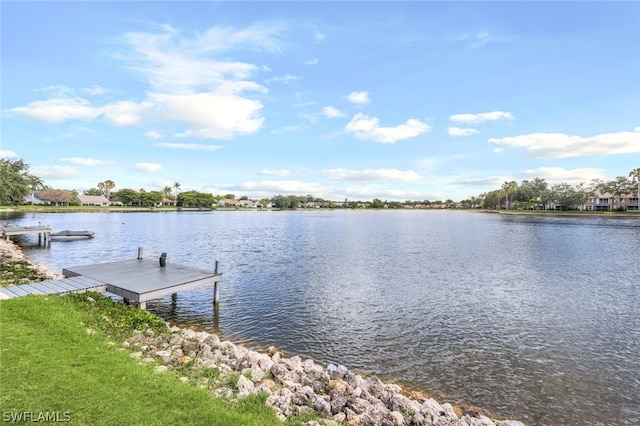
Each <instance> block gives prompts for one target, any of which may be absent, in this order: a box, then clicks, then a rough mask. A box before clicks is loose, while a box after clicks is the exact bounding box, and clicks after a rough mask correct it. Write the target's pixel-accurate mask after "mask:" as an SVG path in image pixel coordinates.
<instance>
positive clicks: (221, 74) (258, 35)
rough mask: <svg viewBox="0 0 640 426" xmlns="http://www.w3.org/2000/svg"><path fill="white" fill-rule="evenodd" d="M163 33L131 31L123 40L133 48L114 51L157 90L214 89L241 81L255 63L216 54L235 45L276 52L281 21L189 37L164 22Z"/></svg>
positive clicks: (209, 31) (254, 69)
mask: <svg viewBox="0 0 640 426" xmlns="http://www.w3.org/2000/svg"><path fill="white" fill-rule="evenodd" d="M164 30H165V31H164V32H163V33H158V34H153V33H142V32H141V33H129V34H127V35H126V36H125V38H124V40H125V43H126V44H127V45H128V46H129V47H130V48H131V51H130V52H128V53H125V54H120V55H117V56H116V57H117V58H118V59H121V60H123V61H124V62H125V64H126V67H127V68H128V69H130V70H132V71H134V72H136V73H137V74H139V75H141V76H142V77H143V78H144V79H146V80H147V81H148V83H149V84H150V86H151V88H152V90H153V91H155V92H160V93H184V92H185V91H196V90H205V91H208V90H212V89H215V88H217V87H218V86H219V85H220V84H221V83H223V82H225V81H241V80H243V79H246V78H248V77H250V76H251V75H252V74H253V73H255V72H257V71H258V69H259V67H258V66H256V65H253V64H248V63H243V62H237V61H231V60H216V59H215V58H214V56H215V55H217V54H220V53H222V52H225V51H228V50H230V49H231V48H233V47H236V46H240V45H246V46H249V47H251V48H256V49H261V50H266V51H269V52H278V51H279V50H280V47H279V46H280V43H281V42H280V35H281V33H282V30H283V25H281V24H280V23H273V22H272V23H260V24H254V25H252V26H250V27H248V28H245V29H243V30H234V29H232V28H211V29H209V30H207V31H206V32H204V33H202V34H198V35H197V36H195V37H193V38H187V37H184V36H182V35H181V34H180V32H179V31H178V30H175V29H174V28H172V27H169V26H165V27H164Z"/></svg>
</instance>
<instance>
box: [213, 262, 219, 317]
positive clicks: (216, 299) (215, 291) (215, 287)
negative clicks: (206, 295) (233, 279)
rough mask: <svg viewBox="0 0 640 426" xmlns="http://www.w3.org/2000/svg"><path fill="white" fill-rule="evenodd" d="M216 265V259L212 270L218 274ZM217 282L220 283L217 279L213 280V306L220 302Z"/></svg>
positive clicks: (217, 263)
mask: <svg viewBox="0 0 640 426" xmlns="http://www.w3.org/2000/svg"><path fill="white" fill-rule="evenodd" d="M218 265H219V262H218V261H217V260H216V266H215V268H214V270H213V272H214V273H215V274H216V275H217V274H218ZM218 284H220V281H219V280H216V281H214V282H213V306H214V308H215V307H216V306H218V304H219V303H220V294H219V293H218Z"/></svg>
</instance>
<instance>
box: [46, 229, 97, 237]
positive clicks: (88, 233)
mask: <svg viewBox="0 0 640 426" xmlns="http://www.w3.org/2000/svg"><path fill="white" fill-rule="evenodd" d="M94 234H95V232H92V231H72V230H70V229H66V230H64V231H59V232H53V233H52V234H51V239H52V240H86V239H87V238H93V236H94Z"/></svg>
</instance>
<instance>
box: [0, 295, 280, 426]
mask: <svg viewBox="0 0 640 426" xmlns="http://www.w3.org/2000/svg"><path fill="white" fill-rule="evenodd" d="M86 297H87V295H80V296H73V297H68V296H66V297H59V296H28V297H22V298H16V299H10V300H2V301H0V348H1V349H0V412H2V413H3V417H4V413H7V412H32V413H35V414H37V413H41V412H58V413H60V417H61V418H62V416H63V415H64V413H68V414H69V415H70V417H71V422H70V424H86V425H120V424H127V425H171V424H181V425H182V424H193V425H201V424H207V425H234V426H235V425H276V424H280V422H279V421H278V419H277V418H276V417H275V415H274V413H273V410H272V409H271V408H270V407H268V406H267V405H266V404H265V395H257V396H252V397H249V398H246V399H242V400H239V401H236V402H230V401H224V400H221V399H218V398H216V397H214V396H213V395H211V394H210V393H209V392H208V391H207V390H206V389H201V388H199V387H197V386H195V385H191V384H183V383H181V382H180V381H179V380H178V379H177V377H176V375H175V374H173V373H171V372H166V373H157V372H155V371H154V367H155V364H153V363H150V364H144V363H140V361H139V360H135V359H133V358H131V357H130V356H129V354H130V352H129V351H128V350H123V349H120V345H119V342H120V339H121V336H123V335H125V334H126V332H127V330H128V329H130V328H133V327H137V326H140V325H144V324H148V325H150V326H151V327H152V328H154V327H155V328H156V329H157V328H162V327H163V325H160V324H149V321H152V320H151V319H150V318H151V317H153V316H151V315H149V317H147V316H146V315H148V314H146V313H145V314H139V317H137V316H136V315H137V314H131V313H129V314H127V313H126V310H127V309H129V308H128V307H124V308H113V307H111V308H106V302H105V301H103V300H101V299H99V298H95V299H96V302H95V303H91V302H86V300H87V299H86ZM81 300H84V301H85V304H83V303H81ZM86 303H89V305H87V304H86ZM122 306H124V305H122ZM105 308H106V310H105ZM121 309H122V312H125V314H124V316H121V312H120V310H121ZM138 312H142V311H138ZM129 315H133V317H134V318H137V320H136V321H139V322H138V323H137V324H135V325H134V324H133V323H129V322H127V321H124V320H123V319H122V318H124V317H127V316H129ZM105 318H108V320H106V319H105ZM88 329H91V330H93V332H88ZM210 373H211V374H214V373H213V372H210Z"/></svg>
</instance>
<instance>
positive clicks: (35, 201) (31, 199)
mask: <svg viewBox="0 0 640 426" xmlns="http://www.w3.org/2000/svg"><path fill="white" fill-rule="evenodd" d="M22 201H23V202H24V203H25V204H32V205H40V204H51V203H50V202H47V201H42V200H41V199H40V198H39V197H38V194H29V195H25V196H24V198H23V199H22Z"/></svg>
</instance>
